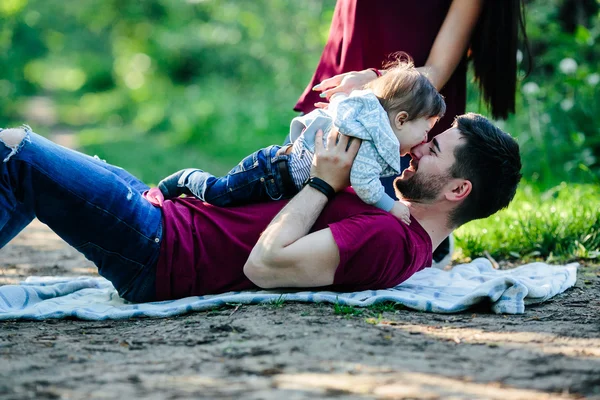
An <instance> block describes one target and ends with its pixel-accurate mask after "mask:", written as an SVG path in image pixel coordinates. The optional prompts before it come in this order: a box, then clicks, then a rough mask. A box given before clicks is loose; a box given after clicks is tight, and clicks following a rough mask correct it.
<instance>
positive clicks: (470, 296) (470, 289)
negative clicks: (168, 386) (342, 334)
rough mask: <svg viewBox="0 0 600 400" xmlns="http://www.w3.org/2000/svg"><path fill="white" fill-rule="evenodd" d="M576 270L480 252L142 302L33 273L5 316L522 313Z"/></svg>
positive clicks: (15, 291)
mask: <svg viewBox="0 0 600 400" xmlns="http://www.w3.org/2000/svg"><path fill="white" fill-rule="evenodd" d="M576 275H577V264H569V265H562V266H552V265H548V264H544V263H532V264H527V265H523V266H520V267H518V268H515V269H510V270H497V269H494V268H493V267H492V264H491V263H490V262H489V261H488V260H487V259H485V258H478V259H476V260H474V261H473V262H471V263H468V264H461V265H457V266H455V267H454V268H453V269H452V270H450V271H443V270H439V269H434V268H425V269H424V270H422V271H419V272H418V273H416V274H414V275H413V276H412V277H411V278H409V279H408V280H406V281H405V282H403V283H401V284H400V285H398V286H396V287H394V288H391V289H386V290H365V291H361V292H353V293H337V292H328V291H301V292H298V291H294V292H291V291H264V290H260V291H244V292H229V293H224V294H219V295H210V296H193V297H187V298H184V299H179V300H171V301H158V302H153V303H140V304H134V303H129V302H127V301H125V300H123V299H122V298H120V297H119V295H118V294H117V292H116V290H115V289H114V287H113V286H112V284H111V283H110V282H109V281H107V280H106V279H104V278H92V277H78V278H72V277H63V278H57V277H30V278H28V279H27V280H26V281H24V282H22V283H21V284H19V285H6V286H0V320H7V319H25V320H44V319H50V318H79V319H83V320H105V319H125V318H132V317H155V318H163V317H170V316H174V315H180V314H185V313H189V312H192V311H202V310H209V309H213V308H215V307H219V306H223V305H231V304H258V303H266V302H275V301H277V302H279V301H286V302H288V301H294V302H315V303H338V304H342V305H349V306H359V307H365V306H369V305H372V304H375V303H380V302H385V301H392V302H396V303H399V304H402V305H404V306H405V307H407V308H410V309H414V310H419V311H427V312H434V313H456V312H460V311H464V310H466V309H468V308H470V307H472V306H474V305H478V304H483V305H485V306H486V307H487V306H488V305H489V307H490V309H491V311H493V312H495V313H498V314H522V313H524V312H525V305H526V304H535V303H541V302H543V301H545V300H548V299H549V298H551V297H553V296H555V295H557V294H559V293H562V292H563V291H565V290H566V289H568V288H569V287H571V286H573V285H574V284H575V280H576Z"/></svg>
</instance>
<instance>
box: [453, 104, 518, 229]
mask: <svg viewBox="0 0 600 400" xmlns="http://www.w3.org/2000/svg"><path fill="white" fill-rule="evenodd" d="M454 127H456V128H458V130H459V131H460V133H461V136H462V137H461V142H462V143H461V144H459V145H458V146H457V147H456V148H455V149H454V157H455V162H454V165H453V166H452V167H451V168H450V175H451V176H452V177H453V178H460V179H467V180H469V181H470V182H471V184H472V189H471V193H469V195H468V196H467V197H466V198H465V200H464V201H463V202H462V203H461V204H460V205H459V206H458V207H457V208H456V209H454V210H453V211H452V213H451V214H450V221H449V222H450V225H451V226H453V227H458V226H460V225H462V224H465V223H467V222H469V221H471V220H474V219H479V218H486V217H489V216H490V215H492V214H494V213H495V212H496V211H498V210H500V209H502V208H505V207H507V206H508V203H510V201H511V200H512V199H513V197H514V196H515V192H516V191H517V185H518V184H519V181H520V180H521V176H522V175H521V172H520V171H521V156H520V154H519V145H518V144H517V142H516V141H515V139H513V138H512V136H510V135H509V134H508V133H506V132H503V131H502V130H501V129H499V128H497V127H496V126H494V125H493V124H492V123H491V122H490V121H489V120H488V119H487V118H485V117H483V116H481V115H479V114H474V113H468V114H465V115H461V116H458V117H456V119H455V121H454Z"/></svg>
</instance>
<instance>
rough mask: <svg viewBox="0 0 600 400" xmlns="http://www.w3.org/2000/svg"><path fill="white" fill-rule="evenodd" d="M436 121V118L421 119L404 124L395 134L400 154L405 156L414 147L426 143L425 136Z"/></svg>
mask: <svg viewBox="0 0 600 400" xmlns="http://www.w3.org/2000/svg"><path fill="white" fill-rule="evenodd" d="M437 120H438V117H430V118H426V117H422V118H418V119H413V120H411V121H406V122H404V124H402V128H401V129H400V130H399V131H398V132H396V135H397V136H398V140H399V141H400V154H401V155H405V154H407V153H408V152H410V149H412V148H413V147H415V146H416V145H418V144H421V143H424V142H427V134H428V133H429V131H430V130H431V128H433V126H434V125H435V123H436V122H437Z"/></svg>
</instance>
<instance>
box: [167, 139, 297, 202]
mask: <svg viewBox="0 0 600 400" xmlns="http://www.w3.org/2000/svg"><path fill="white" fill-rule="evenodd" d="M279 149H281V146H275V145H273V146H269V147H266V148H264V149H260V150H258V151H256V152H254V153H252V154H250V155H249V156H247V157H246V158H244V159H243V160H242V161H241V162H240V163H239V164H238V165H236V166H235V167H234V168H233V169H232V170H231V171H229V172H228V173H227V175H225V176H222V177H216V176H214V175H212V174H210V173H208V172H206V171H203V170H201V169H192V168H190V169H184V170H181V171H178V172H176V173H175V174H173V175H171V176H169V177H167V178H165V179H163V180H162V181H161V182H160V183H159V185H158V187H159V188H160V189H161V191H162V192H163V194H167V193H168V195H166V196H165V197H172V196H178V195H179V194H181V193H186V194H192V195H194V196H195V197H197V198H198V199H200V200H202V201H205V202H207V203H210V204H213V205H216V206H220V207H227V206H236V205H243V204H250V203H260V202H265V201H271V200H280V199H288V198H290V197H292V196H294V195H295V194H296V193H297V189H296V187H295V186H294V185H293V183H292V182H291V178H290V176H289V169H288V160H289V155H286V154H281V155H278V154H277V152H278V151H279Z"/></svg>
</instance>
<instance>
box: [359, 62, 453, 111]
mask: <svg viewBox="0 0 600 400" xmlns="http://www.w3.org/2000/svg"><path fill="white" fill-rule="evenodd" d="M394 58H395V60H393V61H391V62H389V63H387V64H386V65H385V68H386V73H385V74H384V75H383V76H382V77H380V78H377V79H375V80H374V81H372V82H371V83H369V84H368V85H367V86H366V87H367V88H369V89H371V90H372V91H373V93H374V94H375V96H377V98H378V99H379V102H380V103H381V106H382V107H383V109H384V110H385V111H387V112H388V113H389V112H399V111H406V112H407V113H408V119H407V120H408V121H411V120H414V119H419V118H423V117H424V118H431V117H440V118H441V117H443V116H444V113H445V112H446V102H445V101H444V96H442V95H441V94H440V93H439V92H438V91H437V90H436V89H435V87H434V86H433V84H432V83H431V81H430V80H429V79H428V78H427V76H425V75H424V74H422V73H421V72H419V71H418V70H417V69H416V68H415V65H414V64H413V62H412V59H411V58H410V56H409V55H408V54H406V53H404V52H399V53H396V54H394Z"/></svg>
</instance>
